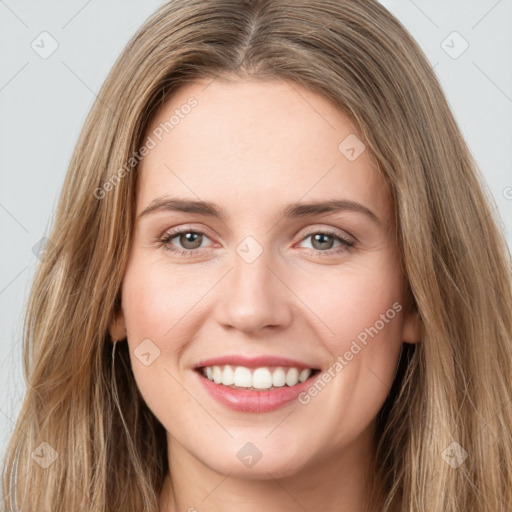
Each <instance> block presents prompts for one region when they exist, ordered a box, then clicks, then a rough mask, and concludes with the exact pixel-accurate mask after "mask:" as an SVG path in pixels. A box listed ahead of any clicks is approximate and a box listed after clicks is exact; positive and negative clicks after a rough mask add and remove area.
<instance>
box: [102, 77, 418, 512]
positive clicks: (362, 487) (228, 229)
mask: <svg viewBox="0 0 512 512" xmlns="http://www.w3.org/2000/svg"><path fill="white" fill-rule="evenodd" d="M191 96H193V97H194V98H195V99H196V100H197V101H198V105H197V106H196V107H195V108H194V109H192V110H191V112H190V114H188V115H187V116H184V118H183V119H180V122H179V124H178V125H177V126H176V127H175V128H174V129H173V130H172V131H170V132H169V133H168V134H167V135H166V136H165V137H163V138H162V141H160V142H159V143H158V144H157V146H156V147H155V148H153V149H152V150H151V151H150V152H149V153H148V154H147V155H146V156H145V157H144V159H143V161H142V163H141V166H140V169H139V170H140V173H141V174H140V180H139V187H138V191H137V215H139V214H140V213H141V212H142V211H143V210H144V209H145V208H146V207H147V206H148V205H149V204H150V203H151V202H152V201H153V200H154V199H155V198H157V197H159V196H162V195H173V196H175V197H178V198H181V199H192V200H197V199H200V200H204V201H211V202H214V203H217V204H218V205H220V206H221V207H222V208H223V210H224V212H225V215H226V218H225V220H223V221H221V220H220V219H217V218H211V217H206V216H204V215H200V214H197V213H184V212H175V211H157V212H153V213H151V214H148V215H145V216H143V217H141V218H140V219H139V218H138V219H137V222H136V226H135V232H134V239H133V243H132V247H131V253H130V258H129V262H128V266H127V269H126V272H125V275H124V279H123V285H122V309H121V310H120V312H119V314H118V316H117V317H116V321H115V323H114V324H113V325H112V326H111V334H112V336H113V338H114V339H122V338H123V337H124V336H127V340H128V344H129V348H130V354H131V359H132V368H133V373H134V376H135V379H136V382H137V385H138V387H139V389H140V391H141V394H142V396H143V398H144V400H145V401H146V402H147V404H148V406H149V408H150V409H151V410H152V412H153V413H154V414H155V416H156V417H157V418H158V420H159V421H160V422H161V423H162V424H163V426H164V427H165V429H166V431H167V441H168V453H167V455H168V459H169V466H170V474H171V475H172V479H171V478H169V475H168V476H167V478H166V481H165V485H164V488H163V491H162V493H161V495H160V511H162V512H164V511H165V512H177V511H180V512H181V511H190V512H192V511H194V510H197V511H202V510H208V511H211V512H216V511H219V512H220V511H222V512H230V511H237V512H256V511H258V512H261V510H265V511H267V512H278V511H282V510H287V511H301V512H302V511H303V510H304V509H306V510H325V511H331V510H332V511H334V510H344V511H350V512H352V511H362V510H363V507H364V505H365V499H366V497H367V489H368V488H367V479H368V478H369V476H370V474H371V472H372V471H373V466H372V460H373V455H374V445H373V442H372V435H373V432H374V427H375V418H376V416H377V414H378V412H379V410H380V408H381V406H382V404H383V402H384V400H385V398H386V396H387V394H388V392H389V389H390V387H391V384H392V381H393V378H394V376H395V372H396V367H397V363H398V358H399V355H400V349H401V347H402V343H403V342H408V343H416V342H418V341H419V338H420V334H419V333H420V331H419V322H418V317H417V314H413V313H410V314H405V313H404V311H405V303H404V300H405V287H406V280H405V278H404V275H403V272H402V269H401V266H400V262H399V250H398V247H397V241H396V237H395V225H394V214H393V205H392V202H391V197H390V194H389V190H388V187H387V185H386V183H385V181H384V180H383V178H382V177H380V176H379V175H378V174H377V172H376V170H375V167H374V164H373V163H372V161H371V159H370V154H369V151H368V150H366V151H363V152H362V153H361V155H360V156H359V157H358V158H357V159H356V160H354V161H350V160H349V159H347V158H346V157H345V155H344V154H342V153H341V152H340V151H339V150H338V146H339V144H340V142H341V141H343V140H344V139H345V138H346V137H347V136H348V135H350V134H356V135H358V136H359V138H360V139H362V136H361V135H359V132H358V130H357V128H356V127H355V126H354V125H353V124H352V123H351V122H350V121H349V119H348V118H347V116H345V114H344V113H343V112H342V111H341V110H339V109H337V108H336V107H335V106H334V105H333V104H332V103H330V102H329V100H328V99H326V98H325V97H323V96H321V95H318V94H316V93H313V92H311V91H308V90H306V89H303V88H302V87H300V86H299V85H297V84H292V83H290V82H287V81H283V80H277V79H276V80H270V81H256V80H241V79H237V80H236V81H234V82H227V81H224V80H221V79H219V78H217V79H215V80H213V81H212V82H211V83H210V81H209V80H208V81H199V82H196V83H194V84H191V85H187V86H185V87H184V88H182V89H180V90H179V91H178V92H176V93H175V94H174V95H173V96H172V97H171V98H170V99H168V100H167V102H166V103H164V104H163V105H162V107H161V108H160V110H159V111H158V112H157V114H156V116H155V117H154V119H153V120H152V123H151V125H150V127H149V130H148V135H151V132H152V130H154V129H155V128H156V127H158V125H159V124H160V123H163V122H165V121H167V120H168V119H169V118H170V117H171V115H172V114H173V112H174V110H175V109H177V108H178V109H179V108H180V107H181V106H182V105H183V104H185V103H186V102H187V100H188V99H189V98H190V97H191ZM331 199H349V200H352V201H356V202H358V203H360V204H362V205H364V206H366V207H367V208H369V209H371V210H372V211H373V212H374V213H375V215H376V216H377V217H378V218H379V219H380V221H381V223H380V224H377V223H376V222H374V221H372V220H371V219H370V218H369V217H368V216H366V215H364V214H362V213H359V212H355V211H341V212H337V213H329V214H315V215H308V216H306V217H302V218H293V219H286V218H282V217H278V214H279V211H280V210H281V209H282V208H283V207H284V206H286V205H288V204H290V203H294V202H297V201H300V202H305V201H327V200H331ZM174 227H184V228H187V229H194V230H200V231H202V232H204V233H205V235H203V238H202V239H201V237H199V239H198V240H197V241H196V242H195V245H194V243H191V242H190V240H187V239H186V238H185V237H184V236H181V237H180V236H178V235H176V236H175V237H174V238H172V242H169V244H170V245H171V246H173V247H175V248H176V249H181V250H188V251H189V252H193V255H192V256H190V255H189V256H184V255H179V254H176V253H172V252H170V251H167V250H165V248H164V247H162V246H159V245H158V239H159V238H161V237H162V236H163V235H165V234H166V233H167V232H169V230H170V229H171V228H174ZM309 228H313V229H314V231H312V232H306V230H307V229H309ZM325 230H327V232H334V233H335V235H339V236H344V237H347V238H350V239H351V240H353V241H354V240H356V242H355V245H354V246H353V247H352V248H348V249H343V247H344V246H342V245H341V244H340V242H339V241H337V239H336V238H331V237H329V236H328V237H327V238H326V239H323V240H320V243H319V242H316V241H315V240H314V236H312V235H314V234H315V233H325ZM247 236H252V237H253V238H254V239H255V240H256V241H257V243H258V244H259V246H260V247H261V248H262V251H263V252H262V254H261V255H260V256H259V257H258V258H257V259H256V260H255V261H254V262H252V263H250V264H249V263H247V261H245V260H244V259H243V258H242V257H240V256H239V254H238V253H237V252H236V249H237V247H238V245H239V244H240V243H241V242H242V241H243V240H244V239H245V238H246V237H247ZM187 242H188V245H187ZM337 250H341V251H340V252H338V253H335V252H336V251H337ZM328 252H330V253H331V254H325V253H328ZM394 303H398V304H400V305H401V306H403V307H402V309H401V311H399V312H398V313H397V314H396V316H395V317H394V318H393V319H392V320H390V321H389V322H387V323H385V324H384V327H383V328H382V329H381V330H379V332H378V334H377V335H375V336H374V337H373V338H369V342H368V343H367V345H366V346H364V348H363V349H362V350H361V351H360V352H359V353H358V354H357V355H355V356H354V357H353V359H352V360H351V361H350V362H349V363H348V364H347V365H346V366H345V367H344V368H343V370H342V371H340V372H338V373H337V374H336V377H335V378H333V379H332V380H331V381H330V382H329V383H328V384H327V385H326V386H325V388H324V389H323V390H322V391H321V392H319V393H318V395H317V396H315V397H314V398H312V399H311V401H310V402H309V403H308V404H305V405H303V404H300V403H298V402H297V401H294V402H292V403H291V404H288V405H285V406H284V407H281V408H279V409H277V410H275V411H271V412H264V413H259V414H254V413H247V412H237V411H233V410H230V409H227V408H226V407H225V406H223V405H221V404H219V403H217V402H216V401H215V400H214V399H213V398H211V397H210V396H209V395H208V394H207V393H206V392H205V391H204V390H203V388H202V386H201V385H200V382H198V379H197V376H196V375H195V374H194V372H193V370H192V367H193V365H194V364H197V363H198V362H199V361H200V360H202V359H205V358H210V357H215V356H219V355H224V354H243V355H246V356H249V357H251V356H257V355H262V354H264V355H279V356H283V357H292V358H295V359H298V360H301V361H304V362H308V363H311V366H312V367H316V368H321V369H323V370H327V369H328V368H329V367H330V366H331V365H332V364H333V362H334V360H335V358H336V357H337V356H338V355H341V356H343V354H344V353H345V352H346V351H347V350H348V349H349V348H350V345H351V343H352V341H353V340H354V339H356V337H357V336H358V334H360V333H361V332H363V331H364V330H365V328H369V327H370V326H374V325H375V323H376V321H377V320H379V318H381V316H380V315H382V314H385V313H386V311H387V310H389V309H390V308H391V307H392V305H393V304H394ZM148 338H149V339H150V340H151V342H152V343H153V344H154V345H155V346H157V347H158V349H159V350H160V354H159V356H158V357H157V358H156V359H155V360H154V361H153V362H152V363H151V364H150V365H148V366H145V365H144V364H141V362H140V360H139V359H138V358H137V357H136V356H135V355H134V352H133V351H134V350H135V349H136V348H137V347H138V346H139V344H140V343H141V342H142V341H143V340H145V339H148ZM247 442H251V443H253V444H254V445H256V446H257V448H258V450H259V451H260V452H261V454H262V457H261V459H260V460H259V461H258V462H257V463H256V464H255V465H253V466H252V467H246V466H245V465H244V464H243V463H242V462H241V461H240V459H239V458H238V457H237V452H238V451H239V450H240V449H241V448H242V447H243V446H244V445H245V444H246V443H247Z"/></svg>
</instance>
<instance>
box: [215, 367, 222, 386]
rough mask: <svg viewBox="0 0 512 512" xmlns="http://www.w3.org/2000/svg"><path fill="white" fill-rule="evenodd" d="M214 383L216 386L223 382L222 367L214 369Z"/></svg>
mask: <svg viewBox="0 0 512 512" xmlns="http://www.w3.org/2000/svg"><path fill="white" fill-rule="evenodd" d="M213 382H215V384H220V383H221V382H222V369H221V367H220V366H214V367H213Z"/></svg>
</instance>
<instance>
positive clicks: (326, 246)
mask: <svg viewBox="0 0 512 512" xmlns="http://www.w3.org/2000/svg"><path fill="white" fill-rule="evenodd" d="M309 238H310V239H311V244H312V247H311V249H312V250H314V251H316V252H317V253H319V254H321V255H326V256H328V255H332V254H338V253H342V252H346V251H348V250H349V249H350V248H351V247H353V246H354V245H355V242H354V241H353V240H351V239H349V238H345V237H344V236H342V235H340V234H337V233H334V232H332V231H329V230H318V229H317V230H316V231H314V230H310V231H309V232H308V233H307V236H305V237H303V238H302V242H303V241H304V240H307V239H309ZM205 239H209V238H208V236H206V234H205V233H203V232H202V231H200V230H195V229H187V228H181V229H176V230H173V231H171V232H167V233H165V234H164V235H163V237H162V238H159V239H158V240H157V242H158V244H157V245H158V247H161V248H163V249H164V250H166V251H170V252H173V253H175V254H179V255H181V256H194V255H195V254H196V253H197V252H198V251H197V249H201V248H204V246H203V242H204V241H205ZM173 241H175V242H173ZM336 242H337V243H338V244H339V245H338V246H337V247H335V248H333V246H334V244H335V243H336ZM177 244H179V245H181V248H180V247H179V246H178V247H176V245H177Z"/></svg>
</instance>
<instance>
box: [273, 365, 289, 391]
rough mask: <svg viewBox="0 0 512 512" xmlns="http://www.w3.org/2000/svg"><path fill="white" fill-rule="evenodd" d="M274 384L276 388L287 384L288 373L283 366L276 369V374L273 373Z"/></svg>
mask: <svg viewBox="0 0 512 512" xmlns="http://www.w3.org/2000/svg"><path fill="white" fill-rule="evenodd" d="M272 384H273V385H274V387H276V388H280V387H282V386H284V385H285V384H286V374H285V373H284V370H283V369H282V368H281V367H279V368H276V369H275V370H274V374H273V375H272Z"/></svg>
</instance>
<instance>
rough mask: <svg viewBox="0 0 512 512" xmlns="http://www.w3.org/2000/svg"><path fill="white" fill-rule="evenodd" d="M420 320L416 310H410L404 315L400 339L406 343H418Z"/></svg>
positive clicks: (420, 328)
mask: <svg viewBox="0 0 512 512" xmlns="http://www.w3.org/2000/svg"><path fill="white" fill-rule="evenodd" d="M421 332H422V322H421V317H420V314H419V313H418V312H417V311H410V312H407V313H405V315H404V326H403V329H402V341H404V342H406V343H419V342H420V340H421Z"/></svg>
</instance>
